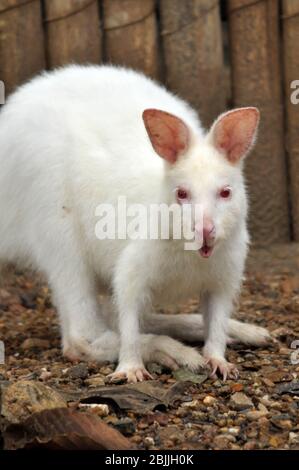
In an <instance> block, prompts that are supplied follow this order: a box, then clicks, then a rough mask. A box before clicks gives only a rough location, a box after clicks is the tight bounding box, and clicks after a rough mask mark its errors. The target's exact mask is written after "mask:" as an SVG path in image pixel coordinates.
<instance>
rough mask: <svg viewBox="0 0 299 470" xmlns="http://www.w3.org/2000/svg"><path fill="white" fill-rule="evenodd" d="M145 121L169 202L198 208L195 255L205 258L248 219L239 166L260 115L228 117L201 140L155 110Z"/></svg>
mask: <svg viewBox="0 0 299 470" xmlns="http://www.w3.org/2000/svg"><path fill="white" fill-rule="evenodd" d="M143 121H144V124H145V127H146V130H147V133H148V136H149V138H150V141H151V144H152V146H153V148H154V150H155V151H156V153H157V154H158V155H159V156H160V157H162V158H163V159H164V160H165V172H166V180H167V184H168V189H169V195H170V201H172V202H175V201H177V202H178V203H179V204H182V205H185V204H191V205H198V207H200V208H201V210H200V211H199V212H197V211H193V214H195V216H194V219H195V220H193V224H194V230H195V234H197V235H198V239H199V240H201V247H199V253H200V254H201V256H202V257H204V258H208V257H210V256H211V254H212V253H213V251H214V248H216V247H217V246H218V245H219V244H220V243H221V241H223V240H227V239H229V238H230V237H232V236H233V234H234V233H235V231H236V230H238V228H241V225H243V224H244V221H245V219H246V215H247V202H246V192H245V186H244V181H243V174H242V169H243V160H244V158H245V157H246V156H247V154H248V153H249V151H250V149H251V148H252V146H253V144H254V142H255V137H256V133H257V128H258V123H259V111H258V110H257V109H256V108H253V107H248V108H240V109H235V110H232V111H229V112H226V113H224V114H222V115H220V117H219V118H218V119H217V120H216V121H215V122H214V124H213V125H212V126H211V128H210V130H209V131H208V132H207V133H206V134H205V135H204V136H197V135H195V134H194V132H193V131H192V130H191V129H190V128H189V127H188V126H187V125H186V124H185V123H184V122H183V121H182V120H181V119H180V118H178V117H176V116H174V115H172V114H169V113H167V112H164V111H160V110H158V109H146V110H145V111H144V112H143ZM196 214H198V216H197V215H196ZM196 217H198V219H200V220H196Z"/></svg>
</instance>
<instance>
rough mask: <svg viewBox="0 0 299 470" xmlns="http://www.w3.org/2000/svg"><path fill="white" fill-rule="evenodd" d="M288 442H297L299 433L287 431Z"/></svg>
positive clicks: (298, 442) (298, 441)
mask: <svg viewBox="0 0 299 470" xmlns="http://www.w3.org/2000/svg"><path fill="white" fill-rule="evenodd" d="M289 443H290V444H299V433H298V432H290V433H289Z"/></svg>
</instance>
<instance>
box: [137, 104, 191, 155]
mask: <svg viewBox="0 0 299 470" xmlns="http://www.w3.org/2000/svg"><path fill="white" fill-rule="evenodd" d="M142 118H143V122H144V125H145V128H146V131H147V133H148V136H149V138H150V141H151V144H152V146H153V148H154V150H155V151H156V152H157V154H158V155H160V157H162V158H164V159H165V160H167V161H168V162H169V163H175V162H176V161H177V159H178V157H179V156H180V155H182V154H184V153H185V152H186V151H187V150H188V147H189V140H190V132H189V129H188V127H187V126H186V124H185V123H184V122H183V121H182V120H181V119H180V118H178V117H177V116H174V115H173V114H170V113H167V112H165V111H160V110H159V109H146V110H145V111H143V114H142Z"/></svg>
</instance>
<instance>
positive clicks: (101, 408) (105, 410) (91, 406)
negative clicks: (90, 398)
mask: <svg viewBox="0 0 299 470" xmlns="http://www.w3.org/2000/svg"><path fill="white" fill-rule="evenodd" d="M79 408H80V409H83V410H85V411H89V412H91V413H94V414H96V415H97V416H100V417H103V416H108V415H109V406H108V405H106V404H101V403H80V404H79Z"/></svg>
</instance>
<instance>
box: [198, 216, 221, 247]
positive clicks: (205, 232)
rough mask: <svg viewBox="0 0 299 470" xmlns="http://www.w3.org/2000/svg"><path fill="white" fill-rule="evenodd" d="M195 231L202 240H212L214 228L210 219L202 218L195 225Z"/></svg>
mask: <svg viewBox="0 0 299 470" xmlns="http://www.w3.org/2000/svg"><path fill="white" fill-rule="evenodd" d="M195 233H196V234H197V238H198V239H202V242H207V241H213V240H214V238H215V235H216V229H215V225H214V223H213V221H212V220H211V219H207V218H204V219H203V221H202V222H200V223H197V224H196V225H195Z"/></svg>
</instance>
